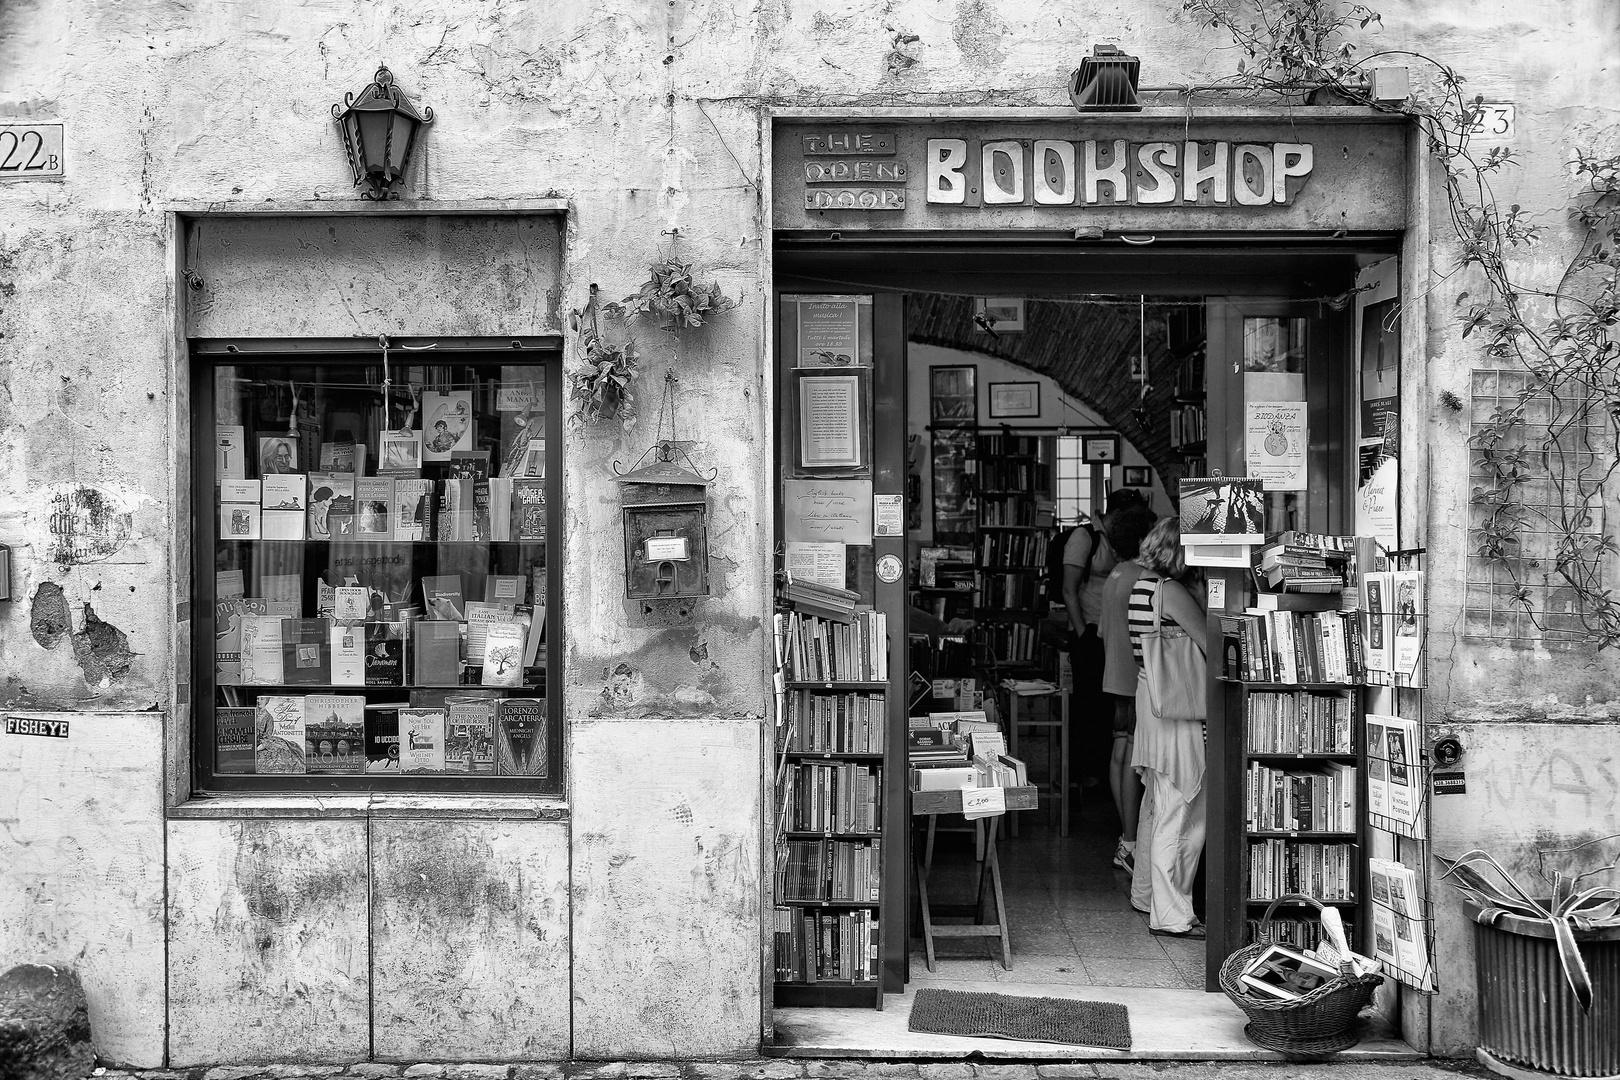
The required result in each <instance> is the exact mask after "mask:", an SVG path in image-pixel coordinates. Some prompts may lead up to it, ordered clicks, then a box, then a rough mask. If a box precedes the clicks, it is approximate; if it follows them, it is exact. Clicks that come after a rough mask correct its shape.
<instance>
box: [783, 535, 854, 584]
mask: <svg viewBox="0 0 1620 1080" xmlns="http://www.w3.org/2000/svg"><path fill="white" fill-rule="evenodd" d="M786 562H787V572H788V574H789V576H791V577H792V578H794V579H795V580H797V581H810V582H814V583H815V584H817V585H830V586H831V587H833V588H835V589H842V588H843V587H844V545H843V544H820V543H810V542H806V541H803V540H789V541H788V542H787V558H786Z"/></svg>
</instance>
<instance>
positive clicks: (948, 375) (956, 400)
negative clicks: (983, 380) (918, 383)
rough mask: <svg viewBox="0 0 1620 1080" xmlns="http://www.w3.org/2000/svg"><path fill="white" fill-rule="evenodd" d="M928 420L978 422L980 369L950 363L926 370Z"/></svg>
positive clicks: (961, 422) (947, 422)
mask: <svg viewBox="0 0 1620 1080" xmlns="http://www.w3.org/2000/svg"><path fill="white" fill-rule="evenodd" d="M928 419H929V420H930V421H931V422H933V423H936V424H977V423H978V422H979V369H978V368H977V367H975V366H974V365H972V364H952V365H949V366H943V367H931V368H929V369H928Z"/></svg>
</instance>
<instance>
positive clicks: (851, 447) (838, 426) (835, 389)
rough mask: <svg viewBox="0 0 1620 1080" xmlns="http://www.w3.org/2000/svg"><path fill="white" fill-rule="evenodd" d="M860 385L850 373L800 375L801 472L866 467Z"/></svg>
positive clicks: (863, 396) (863, 399) (862, 394)
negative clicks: (803, 469) (802, 469)
mask: <svg viewBox="0 0 1620 1080" xmlns="http://www.w3.org/2000/svg"><path fill="white" fill-rule="evenodd" d="M861 381H862V380H861V376H860V375H859V374H856V373H853V372H851V373H848V374H844V373H838V374H823V373H820V372H816V373H813V374H812V373H809V372H804V373H801V374H800V375H799V378H798V389H799V392H798V406H799V417H798V419H799V465H800V467H801V468H805V469H858V468H861V467H862V466H864V465H865V464H866V440H865V438H864V437H863V433H864V432H865V430H866V423H865V419H866V418H865V415H864V410H865V401H866V395H865V394H864V392H863V387H862V386H861Z"/></svg>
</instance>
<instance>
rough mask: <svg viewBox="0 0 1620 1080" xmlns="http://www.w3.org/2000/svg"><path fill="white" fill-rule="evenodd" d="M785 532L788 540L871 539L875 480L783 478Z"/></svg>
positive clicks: (849, 541) (855, 541) (861, 541)
mask: <svg viewBox="0 0 1620 1080" xmlns="http://www.w3.org/2000/svg"><path fill="white" fill-rule="evenodd" d="M782 533H783V536H784V538H785V539H787V540H809V541H832V540H835V541H837V542H838V543H840V544H870V543H871V542H872V481H870V480H784V481H782Z"/></svg>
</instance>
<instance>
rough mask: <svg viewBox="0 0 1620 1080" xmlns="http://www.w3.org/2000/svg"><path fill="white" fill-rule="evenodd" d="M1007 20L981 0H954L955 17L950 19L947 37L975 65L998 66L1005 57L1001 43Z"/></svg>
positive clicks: (1004, 34)
mask: <svg viewBox="0 0 1620 1080" xmlns="http://www.w3.org/2000/svg"><path fill="white" fill-rule="evenodd" d="M1006 36H1007V24H1006V23H1004V22H1002V21H1001V19H1000V18H998V17H997V16H996V14H995V12H994V11H992V10H990V7H989V6H988V5H987V4H986V3H985V2H984V0H957V4H956V18H955V19H954V20H953V21H952V23H951V40H952V41H954V42H956V47H957V48H958V49H960V50H962V59H963V60H965V61H967V62H968V63H969V64H971V65H973V66H975V67H982V68H993V67H1000V66H1001V65H1002V63H1003V62H1004V61H1005V60H1006V59H1007V54H1006V50H1004V49H1003V48H1002V47H1001V42H1002V39H1003V38H1005V37H1006Z"/></svg>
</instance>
